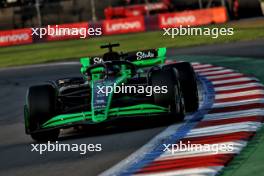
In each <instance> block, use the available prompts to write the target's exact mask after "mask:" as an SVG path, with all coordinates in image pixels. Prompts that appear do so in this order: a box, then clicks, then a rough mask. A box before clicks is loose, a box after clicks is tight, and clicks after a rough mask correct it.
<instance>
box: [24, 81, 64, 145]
mask: <svg viewBox="0 0 264 176" xmlns="http://www.w3.org/2000/svg"><path fill="white" fill-rule="evenodd" d="M55 106H56V92H55V89H54V88H53V86H52V85H49V84H47V85H38V86H32V87H30V88H29V90H28V94H27V111H28V122H29V131H30V133H31V137H32V138H33V139H34V140H36V141H46V140H55V139H57V138H58V136H59V129H52V130H45V131H40V132H38V131H39V130H40V129H41V125H42V124H43V123H45V122H46V121H47V120H49V119H50V118H51V117H52V116H54V115H55Z"/></svg>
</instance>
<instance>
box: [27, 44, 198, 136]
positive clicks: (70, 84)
mask: <svg viewBox="0 0 264 176" xmlns="http://www.w3.org/2000/svg"><path fill="white" fill-rule="evenodd" d="M117 46H119V44H108V45H104V46H101V48H108V52H106V53H105V54H104V55H103V56H102V57H101V56H99V57H86V58H81V60H80V61H81V64H82V67H81V73H82V77H72V78H63V79H58V80H56V81H51V82H49V83H47V84H43V85H35V86H31V87H30V88H29V89H28V91H27V96H26V104H25V106H24V119H25V130H26V133H27V134H30V135H31V137H32V138H33V139H34V140H40V141H42V140H55V139H57V138H58V136H59V133H60V129H63V128H69V127H74V126H80V125H96V124H101V123H107V122H110V121H112V122H114V120H116V119H120V118H123V119H124V120H125V118H132V117H136V118H140V117H149V116H153V117H154V116H159V117H161V116H162V118H163V116H164V118H170V119H173V120H175V121H182V120H184V116H185V113H186V112H194V111H196V110H197V109H198V107H199V100H198V90H197V80H196V75H195V72H194V70H193V68H192V66H191V64H190V63H188V62H171V63H168V64H165V55H166V48H158V49H150V50H142V51H137V52H128V53H118V52H115V51H113V49H112V48H113V47H117ZM117 86H119V92H118V93H115V91H113V90H115V89H117ZM129 86H130V87H129ZM131 87H132V88H133V91H132V89H131ZM109 88H110V89H109ZM124 88H130V89H128V90H130V91H126V92H125V91H123V89H124ZM139 88H140V91H139ZM107 90H112V91H108V92H107ZM120 90H122V91H120ZM124 90H125V89H124ZM147 90H148V91H147ZM123 119H122V120H123Z"/></svg>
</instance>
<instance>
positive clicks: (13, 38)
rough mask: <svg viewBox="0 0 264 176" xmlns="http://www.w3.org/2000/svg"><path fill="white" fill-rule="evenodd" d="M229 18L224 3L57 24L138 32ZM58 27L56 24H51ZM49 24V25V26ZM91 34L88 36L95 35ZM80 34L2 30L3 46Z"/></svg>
mask: <svg viewBox="0 0 264 176" xmlns="http://www.w3.org/2000/svg"><path fill="white" fill-rule="evenodd" d="M227 20H228V17H227V12H226V9H225V8H224V7H217V8H209V9H202V10H192V11H184V12H176V13H166V14H159V15H155V16H149V17H143V16H138V17H130V18H121V19H112V20H103V21H99V22H81V23H71V24H60V25H57V28H69V29H71V28H78V29H81V28H87V29H88V28H101V29H102V35H114V34H127V33H135V32H144V31H153V30H160V29H162V28H171V27H179V26H180V25H182V26H188V25H190V26H199V25H207V24H212V23H224V22H226V21H227ZM49 27H50V28H56V25H50V26H49ZM46 28H47V27H46ZM94 36H95V35H87V36H85V37H84V38H89V37H94ZM79 38H80V35H70V34H69V35H63V36H62V35H47V34H46V35H44V36H42V37H40V36H39V35H36V34H35V33H34V32H33V30H32V29H31V28H26V29H17V30H6V31H0V47H3V46H13V45H22V44H32V43H38V42H47V41H59V40H70V39H79Z"/></svg>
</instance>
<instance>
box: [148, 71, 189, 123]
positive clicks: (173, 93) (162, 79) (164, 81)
mask: <svg viewBox="0 0 264 176" xmlns="http://www.w3.org/2000/svg"><path fill="white" fill-rule="evenodd" d="M177 77H178V72H177V70H176V69H174V68H170V69H160V70H153V71H152V73H151V76H150V82H151V86H153V87H155V86H159V87H162V86H166V87H167V93H155V92H154V93H153V97H154V102H155V104H158V105H161V106H168V107H169V109H170V111H171V112H172V114H173V116H172V118H173V119H174V120H176V121H182V120H184V116H185V108H184V102H183V97H182V93H181V88H180V83H179V81H178V78H177ZM175 117H176V119H175Z"/></svg>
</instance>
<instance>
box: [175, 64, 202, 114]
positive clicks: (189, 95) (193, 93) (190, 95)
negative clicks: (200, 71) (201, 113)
mask: <svg viewBox="0 0 264 176" xmlns="http://www.w3.org/2000/svg"><path fill="white" fill-rule="evenodd" d="M175 68H177V70H178V72H179V80H180V85H181V90H182V93H183V97H184V104H185V110H186V112H195V111H197V110H198V108H199V96H198V86H197V80H196V75H195V72H194V70H193V67H192V66H191V64H190V63H189V62H182V63H177V64H175Z"/></svg>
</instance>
